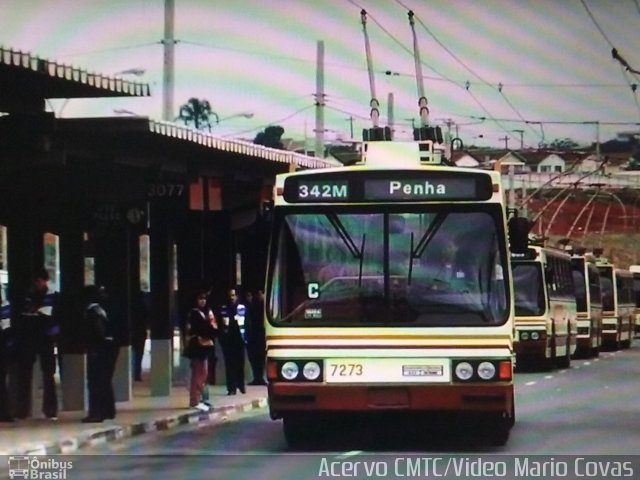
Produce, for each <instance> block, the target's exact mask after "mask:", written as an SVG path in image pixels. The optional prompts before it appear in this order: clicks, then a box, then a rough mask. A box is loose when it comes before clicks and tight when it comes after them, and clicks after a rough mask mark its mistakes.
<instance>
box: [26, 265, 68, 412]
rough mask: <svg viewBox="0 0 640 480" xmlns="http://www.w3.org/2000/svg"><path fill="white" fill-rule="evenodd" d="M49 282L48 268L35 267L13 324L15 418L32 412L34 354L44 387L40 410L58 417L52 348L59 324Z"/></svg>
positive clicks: (54, 360) (54, 345)
mask: <svg viewBox="0 0 640 480" xmlns="http://www.w3.org/2000/svg"><path fill="white" fill-rule="evenodd" d="M48 282H49V273H48V272H47V270H46V269H45V268H40V269H38V270H36V272H35V273H34V275H33V283H32V285H31V288H30V289H29V291H28V292H27V295H26V297H25V299H24V304H23V307H22V310H21V311H22V314H21V316H20V319H19V322H18V325H16V326H15V330H16V348H17V362H18V364H17V369H16V371H17V386H16V388H17V392H16V393H17V399H16V417H17V418H19V419H25V418H27V417H29V415H30V413H31V402H32V398H31V389H32V385H31V384H32V381H33V364H34V363H35V361H36V357H37V358H38V359H39V360H40V369H41V371H42V382H43V388H44V393H43V397H42V413H44V415H45V417H47V418H49V419H51V420H57V419H58V417H57V415H58V398H57V393H56V382H55V373H56V355H55V348H56V339H57V336H58V334H59V333H60V325H59V323H58V321H57V319H56V318H55V316H54V312H55V303H56V295H55V293H50V292H49V287H48V285H47V284H48Z"/></svg>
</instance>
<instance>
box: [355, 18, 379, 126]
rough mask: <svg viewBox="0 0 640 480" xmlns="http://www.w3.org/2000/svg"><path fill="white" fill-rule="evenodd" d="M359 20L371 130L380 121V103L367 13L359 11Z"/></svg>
mask: <svg viewBox="0 0 640 480" xmlns="http://www.w3.org/2000/svg"><path fill="white" fill-rule="evenodd" d="M360 20H361V21H362V33H363V34H364V49H365V54H366V56H367V71H368V72H369V91H370V92H371V101H370V102H369V106H370V107H371V112H370V115H371V123H372V126H373V128H378V121H379V119H380V110H379V108H380V102H378V97H377V96H376V84H375V79H374V77H373V60H372V58H371V46H370V45H369V34H368V33H367V11H366V10H361V11H360Z"/></svg>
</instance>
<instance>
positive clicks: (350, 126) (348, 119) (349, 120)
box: [347, 117, 353, 140]
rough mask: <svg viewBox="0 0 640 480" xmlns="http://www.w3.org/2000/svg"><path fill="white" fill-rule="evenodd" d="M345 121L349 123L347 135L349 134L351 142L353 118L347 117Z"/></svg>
mask: <svg viewBox="0 0 640 480" xmlns="http://www.w3.org/2000/svg"><path fill="white" fill-rule="evenodd" d="M347 121H348V122H349V133H350V134H351V139H352V140H353V117H348V118H347Z"/></svg>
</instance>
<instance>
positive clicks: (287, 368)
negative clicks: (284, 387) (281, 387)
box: [280, 362, 300, 380]
mask: <svg viewBox="0 0 640 480" xmlns="http://www.w3.org/2000/svg"><path fill="white" fill-rule="evenodd" d="M299 372H300V369H299V368H298V364H297V363H295V362H285V363H283V364H282V368H280V374H281V375H282V378H284V379H285V380H293V379H294V378H296V377H297V376H298V373H299Z"/></svg>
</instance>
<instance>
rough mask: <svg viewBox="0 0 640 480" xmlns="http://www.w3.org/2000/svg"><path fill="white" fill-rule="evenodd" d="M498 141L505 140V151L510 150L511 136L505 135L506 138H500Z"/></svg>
mask: <svg viewBox="0 0 640 480" xmlns="http://www.w3.org/2000/svg"><path fill="white" fill-rule="evenodd" d="M498 140H504V149H505V150H509V136H508V135H505V136H504V137H500V138H499V139H498Z"/></svg>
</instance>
